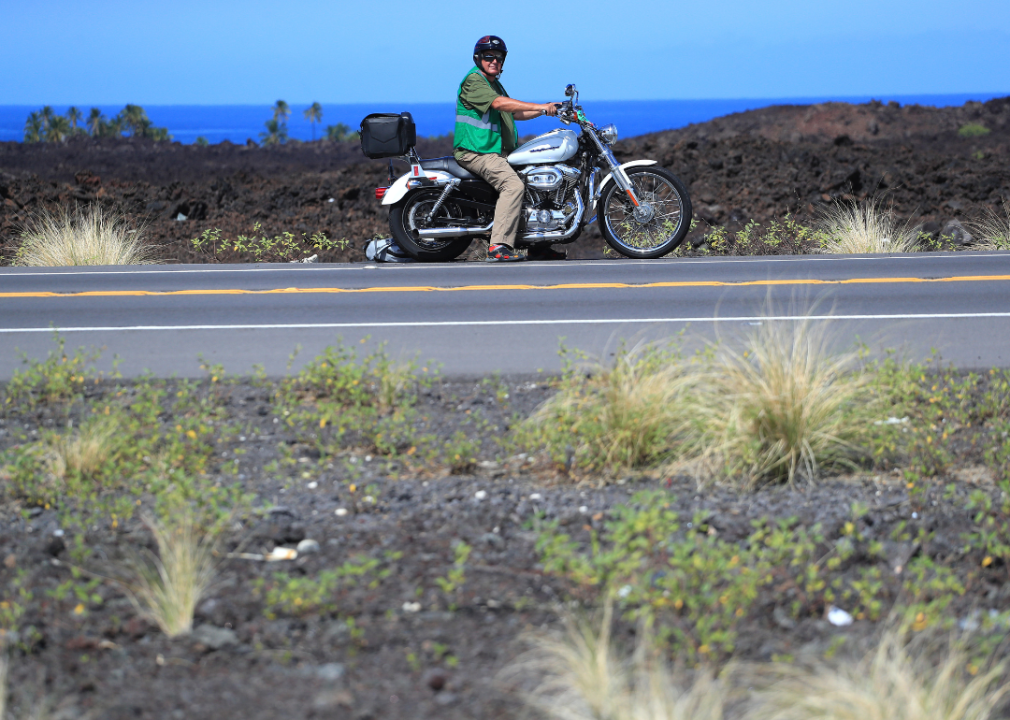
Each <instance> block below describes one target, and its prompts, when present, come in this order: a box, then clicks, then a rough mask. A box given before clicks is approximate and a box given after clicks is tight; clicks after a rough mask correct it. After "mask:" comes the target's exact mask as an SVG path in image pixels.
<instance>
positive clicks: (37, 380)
mask: <svg viewBox="0 0 1010 720" xmlns="http://www.w3.org/2000/svg"><path fill="white" fill-rule="evenodd" d="M53 340H54V342H55V343H56V345H57V348H56V350H50V351H49V352H48V353H47V354H46V359H45V360H32V359H30V358H29V357H28V355H26V354H22V356H21V360H22V363H24V364H25V365H26V366H27V367H26V368H24V369H17V370H15V371H14V375H13V376H12V377H11V379H10V381H8V382H7V384H6V387H5V388H4V392H3V407H4V410H5V412H7V413H10V412H12V411H14V410H16V409H19V408H22V407H24V408H35V407H36V406H38V405H40V404H46V405H52V404H56V403H61V404H69V403H71V402H72V401H74V400H76V399H79V398H80V397H81V396H82V394H83V393H84V388H85V384H86V383H88V382H91V383H97V381H98V380H99V379H100V378H101V373H99V372H98V371H97V370H96V369H95V366H94V364H95V361H97V360H98V359H99V357H101V353H100V352H99V351H97V350H90V351H89V350H86V349H85V348H83V347H82V348H77V350H75V351H74V353H73V354H72V355H71V354H68V353H67V350H66V339H65V338H63V337H61V336H60V335H59V333H56V332H54V333H53ZM114 374H115V373H114Z"/></svg>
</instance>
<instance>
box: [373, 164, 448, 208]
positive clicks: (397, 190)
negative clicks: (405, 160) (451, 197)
mask: <svg viewBox="0 0 1010 720" xmlns="http://www.w3.org/2000/svg"><path fill="white" fill-rule="evenodd" d="M424 174H425V175H427V176H428V180H431V181H432V183H433V185H434V186H436V187H442V186H443V185H445V184H446V183H447V182H449V181H450V180H454V179H455V176H454V175H450V174H449V173H447V172H443V171H441V170H425V171H424ZM412 180H413V181H416V180H417V178H415V177H414V176H413V175H411V174H410V173H406V174H405V175H401V176H400V177H398V178H397V179H396V182H394V183H393V184H392V185H390V186H389V187H388V188H387V189H386V194H385V195H383V196H382V204H383V205H394V204H396V203H398V202H400V200H402V199H403V197H404V195H406V194H407V191H409V190H413V189H414V188H413V187H411V186H410V185H408V183H410V182H411V181H412Z"/></svg>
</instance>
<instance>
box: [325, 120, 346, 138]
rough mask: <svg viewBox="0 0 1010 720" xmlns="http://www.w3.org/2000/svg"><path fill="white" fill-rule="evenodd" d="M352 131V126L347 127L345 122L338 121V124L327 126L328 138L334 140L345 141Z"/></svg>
mask: <svg viewBox="0 0 1010 720" xmlns="http://www.w3.org/2000/svg"><path fill="white" fill-rule="evenodd" d="M350 131H351V128H349V127H347V126H346V125H345V124H344V123H337V124H336V125H327V126H326V139H327V140H332V141H333V142H343V141H344V140H346V139H347V134H348V133H349V132H350Z"/></svg>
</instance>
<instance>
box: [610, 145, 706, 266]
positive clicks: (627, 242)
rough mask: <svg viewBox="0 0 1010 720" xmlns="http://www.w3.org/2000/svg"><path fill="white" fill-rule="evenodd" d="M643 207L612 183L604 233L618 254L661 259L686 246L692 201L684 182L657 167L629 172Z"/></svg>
mask: <svg viewBox="0 0 1010 720" xmlns="http://www.w3.org/2000/svg"><path fill="white" fill-rule="evenodd" d="M625 172H626V173H627V175H628V179H629V180H631V185H632V187H633V188H634V189H635V196H636V197H637V198H638V201H639V204H640V205H647V206H648V208H647V209H646V210H645V211H644V212H643V210H642V209H641V208H639V215H638V216H637V217H636V215H635V210H636V208H635V206H634V204H633V203H632V202H631V198H629V197H628V194H627V193H626V192H624V191H623V190H622V189H621V188H620V187H619V186H618V185H617V183H616V182H613V181H611V182H610V183H608V184H607V188H606V189H605V190H604V192H603V197H601V198H600V210H599V219H598V222H599V224H600V232H601V233H602V234H603V239H604V240H606V241H607V244H608V245H610V247H612V248H613V249H614V250H616V251H617V252H619V253H621V254H622V255H626V256H627V257H630V258H658V257H662V256H663V255H666V254H667V253H669V252H672V251H673V250H674V249H675V248H676V247H677V246H678V245H680V244H681V243H682V242H684V238H685V237H686V236H687V232H688V230H690V229H691V198H690V197H689V196H688V194H687V188H685V187H684V183H682V182H681V181H680V179H679V178H678V177H677V176H676V175H674V174H673V173H671V172H670V171H668V170H664V169H663V168H661V167H659V166H656V165H649V166H646V167H636V168H631V169H629V170H626V171H625Z"/></svg>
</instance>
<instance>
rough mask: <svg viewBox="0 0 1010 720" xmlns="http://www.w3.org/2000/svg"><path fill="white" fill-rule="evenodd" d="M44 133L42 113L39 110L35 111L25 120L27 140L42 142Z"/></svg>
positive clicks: (28, 141) (27, 141) (29, 141)
mask: <svg viewBox="0 0 1010 720" xmlns="http://www.w3.org/2000/svg"><path fill="white" fill-rule="evenodd" d="M44 134H45V124H44V123H43V121H42V115H41V114H39V113H37V112H33V113H32V114H31V115H29V116H28V119H27V120H25V142H26V143H36V142H41V141H42V137H43V135H44Z"/></svg>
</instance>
